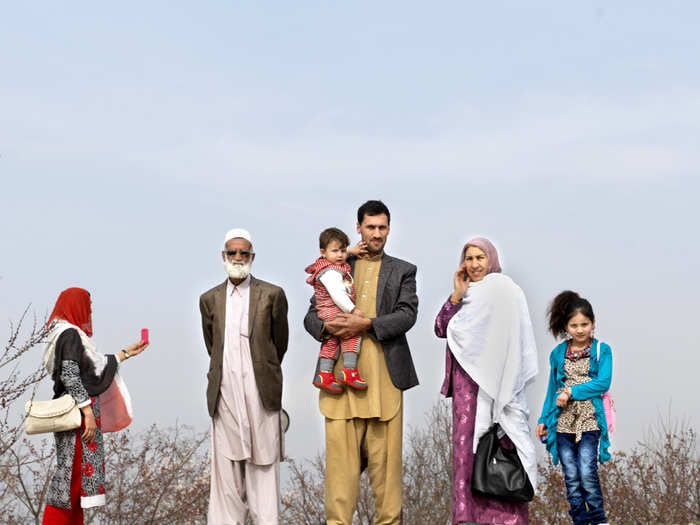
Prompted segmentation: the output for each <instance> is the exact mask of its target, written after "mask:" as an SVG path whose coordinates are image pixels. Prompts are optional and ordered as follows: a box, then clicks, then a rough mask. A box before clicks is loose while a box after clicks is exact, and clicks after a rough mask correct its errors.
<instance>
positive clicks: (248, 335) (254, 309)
mask: <svg viewBox="0 0 700 525" xmlns="http://www.w3.org/2000/svg"><path fill="white" fill-rule="evenodd" d="M221 257H222V259H223V262H224V268H225V270H226V273H227V274H228V278H227V279H226V280H225V281H224V282H223V283H222V284H220V285H218V286H216V287H214V288H212V289H211V290H209V291H207V292H205V293H204V294H202V296H201V297H200V299H199V310H200V312H201V314H202V332H203V334H204V343H205V345H206V347H207V352H208V353H209V356H210V365H209V373H208V374H207V379H208V386H207V406H208V409H209V415H210V416H211V418H212V431H211V489H210V497H209V514H208V518H207V523H209V524H210V525H234V524H235V525H238V524H240V525H243V524H244V523H245V520H246V516H247V515H248V513H250V515H251V517H252V519H253V522H254V523H255V524H256V525H273V524H274V525H277V524H278V523H279V494H280V490H279V486H280V470H279V462H280V459H281V458H282V455H283V451H282V449H283V443H282V442H283V434H282V430H281V422H280V411H281V408H282V404H281V403H282V368H281V363H282V358H283V357H284V354H285V352H286V351H287V340H288V338H289V329H288V326H287V299H286V297H285V295H284V291H283V290H282V288H280V287H279V286H275V285H273V284H270V283H267V282H265V281H262V280H260V279H256V278H255V277H253V276H252V275H250V268H251V265H252V263H253V260H254V259H255V253H254V251H253V244H252V240H251V236H250V233H248V231H246V230H243V229H240V228H235V229H233V230H230V231H229V232H228V233H226V236H225V238H224V249H223V251H222V252H221Z"/></svg>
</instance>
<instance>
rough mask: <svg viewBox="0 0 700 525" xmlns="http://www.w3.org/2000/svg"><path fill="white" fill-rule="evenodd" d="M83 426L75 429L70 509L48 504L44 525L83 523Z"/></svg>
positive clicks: (77, 524) (79, 524)
mask: <svg viewBox="0 0 700 525" xmlns="http://www.w3.org/2000/svg"><path fill="white" fill-rule="evenodd" d="M81 432H82V425H81V428H76V429H75V453H74V454H73V469H72V471H71V477H70V506H71V508H70V509H62V508H61V507H54V506H53V505H46V508H45V509H44V519H43V520H42V522H41V523H42V525H83V508H82V507H81V506H80V483H81V479H82V478H81V474H80V467H81V461H82V457H83V444H82V440H81V439H80V435H81Z"/></svg>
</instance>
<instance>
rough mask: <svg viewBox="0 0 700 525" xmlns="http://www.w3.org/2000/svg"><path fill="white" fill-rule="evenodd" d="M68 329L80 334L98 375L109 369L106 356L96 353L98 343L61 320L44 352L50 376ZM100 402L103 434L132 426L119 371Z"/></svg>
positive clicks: (128, 401) (54, 327) (126, 396)
mask: <svg viewBox="0 0 700 525" xmlns="http://www.w3.org/2000/svg"><path fill="white" fill-rule="evenodd" d="M69 328H74V329H75V330H77V331H78V334H79V335H80V340H81V342H82V343H83V348H84V349H85V356H86V357H87V359H89V360H90V361H91V362H92V363H93V365H94V367H95V373H96V374H98V375H100V374H102V372H103V371H104V369H105V367H106V366H107V356H106V355H104V354H101V353H99V352H98V351H97V346H96V345H95V343H94V342H93V341H92V339H90V337H88V335H87V334H86V333H85V332H83V331H82V330H81V329H80V328H78V327H77V326H75V325H74V324H71V323H69V322H68V321H65V320H63V319H59V320H58V321H57V322H56V324H55V325H54V326H53V327H52V328H51V330H50V331H49V333H48V335H47V338H48V343H47V345H46V349H45V350H44V367H45V368H46V371H47V372H48V373H49V376H51V375H53V368H54V355H55V352H56V343H57V342H58V338H59V336H60V335H61V334H62V333H63V332H65V331H66V330H68V329H69ZM99 399H100V419H101V423H102V432H117V431H118V430H121V429H123V428H126V427H127V426H129V425H130V424H131V421H132V409H131V396H130V395H129V390H128V389H127V388H126V383H124V380H123V379H122V378H121V376H120V375H119V371H118V370H117V372H115V374H114V380H113V381H112V383H111V384H110V385H109V388H107V390H105V391H104V392H102V393H101V394H100V395H99Z"/></svg>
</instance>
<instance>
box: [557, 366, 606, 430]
mask: <svg viewBox="0 0 700 525" xmlns="http://www.w3.org/2000/svg"><path fill="white" fill-rule="evenodd" d="M584 355H585V354H584ZM571 357H573V356H571ZM571 357H570V356H569V355H567V357H566V359H565V360H564V372H565V373H566V378H565V379H564V385H565V386H567V387H570V386H573V385H580V384H583V383H586V382H588V381H590V380H591V377H590V375H589V374H588V371H589V369H590V364H591V359H590V352H589V353H588V356H586V357H583V356H581V357H578V356H577V357H578V358H571ZM594 430H599V428H598V422H597V421H596V417H595V408H594V407H593V403H592V402H591V400H590V399H582V400H576V399H571V400H569V403H568V404H567V405H566V407H565V408H564V409H563V410H562V411H561V414H559V420H558V421H557V432H562V433H565V434H576V442H577V443H578V442H579V441H581V436H582V434H583V432H590V431H594Z"/></svg>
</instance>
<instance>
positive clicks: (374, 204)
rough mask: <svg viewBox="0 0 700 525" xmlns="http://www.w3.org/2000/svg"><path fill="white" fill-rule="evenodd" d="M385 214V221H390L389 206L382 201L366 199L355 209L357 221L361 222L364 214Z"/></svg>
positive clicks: (371, 215) (372, 215)
mask: <svg viewBox="0 0 700 525" xmlns="http://www.w3.org/2000/svg"><path fill="white" fill-rule="evenodd" d="M382 213H383V214H384V215H386V222H388V223H391V214H390V213H389V208H387V207H386V204H384V203H383V202H382V201H367V202H365V203H364V204H363V205H362V206H360V207H359V208H358V209H357V222H358V223H360V224H362V220H363V219H364V218H365V215H369V216H370V217H374V216H375V215H381V214H382Z"/></svg>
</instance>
